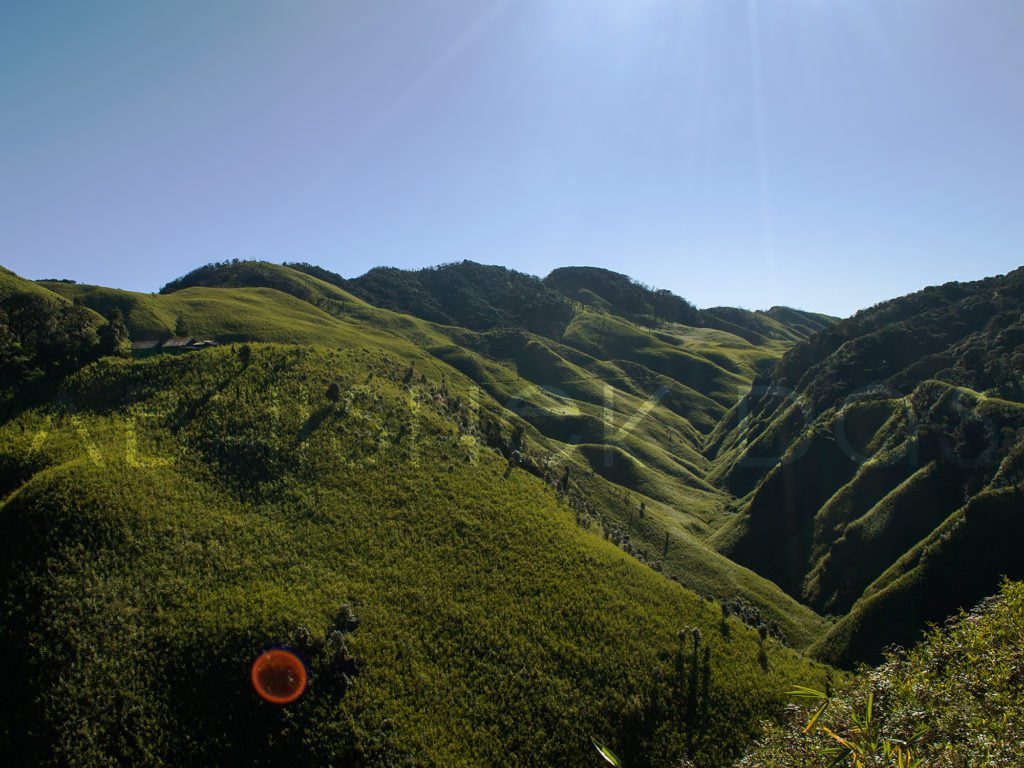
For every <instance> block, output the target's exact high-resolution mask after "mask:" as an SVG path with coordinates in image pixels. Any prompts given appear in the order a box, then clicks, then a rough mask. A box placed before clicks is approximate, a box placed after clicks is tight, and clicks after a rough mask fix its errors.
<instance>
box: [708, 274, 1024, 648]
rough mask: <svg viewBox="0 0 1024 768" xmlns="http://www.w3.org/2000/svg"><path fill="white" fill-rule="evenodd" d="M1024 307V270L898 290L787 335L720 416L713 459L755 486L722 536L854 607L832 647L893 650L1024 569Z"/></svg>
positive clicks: (811, 591) (824, 606) (820, 594)
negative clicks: (1023, 460) (848, 314)
mask: <svg viewBox="0 0 1024 768" xmlns="http://www.w3.org/2000/svg"><path fill="white" fill-rule="evenodd" d="M1022 317H1024V270H1017V271H1016V272H1013V273H1011V274H1009V275H1005V276H1002V277H997V278H990V279H987V280H982V281H978V282H976V283H966V284H949V285H945V286H940V287H936V288H929V289H926V290H924V291H921V292H919V293H917V294H913V295H911V296H907V297H904V298H902V299H895V300H893V301H889V302H886V303H884V304H881V305H879V306H877V307H874V308H872V309H870V310H866V311H863V312H860V313H858V314H857V315H855V316H854V317H852V318H850V319H848V320H844V321H842V322H840V323H838V324H836V325H835V326H832V327H830V328H828V329H827V330H825V331H822V332H821V333H819V334H818V335H816V336H813V337H811V338H810V339H808V340H807V341H805V342H802V343H800V344H798V345H797V346H795V347H793V348H792V349H791V350H789V351H788V352H786V353H785V355H784V356H783V357H782V359H781V360H780V361H779V362H778V363H777V364H776V365H775V367H774V368H773V369H772V370H771V371H770V372H769V373H766V374H763V375H761V376H760V377H759V378H758V379H757V380H756V381H755V384H754V387H753V389H752V391H751V394H750V395H749V396H747V397H746V398H744V400H743V401H741V402H740V403H739V404H737V405H736V406H735V407H734V408H733V409H732V411H731V412H730V414H728V415H727V416H726V417H725V418H724V419H723V420H722V421H721V422H720V424H719V426H718V427H717V428H716V431H715V433H714V434H713V435H712V437H711V439H710V440H709V442H708V449H707V453H708V456H709V458H710V459H711V460H712V463H713V469H712V471H711V474H710V477H711V479H712V480H713V481H714V482H716V483H717V484H718V485H719V487H721V488H723V489H725V490H728V491H729V492H730V493H732V494H734V495H736V496H739V497H743V501H742V505H741V514H740V515H738V516H737V517H736V518H735V519H734V520H732V521H730V523H729V524H727V525H725V526H723V527H722V528H720V529H719V530H718V531H717V532H716V533H715V534H714V537H713V540H714V543H715V545H716V546H717V547H718V549H719V550H720V551H722V552H723V553H724V554H726V555H727V556H729V557H730V558H731V559H733V560H735V561H737V562H739V563H742V564H744V565H746V566H748V567H750V568H752V569H753V570H755V571H757V572H758V573H760V574H762V575H764V576H767V577H768V578H770V579H772V580H773V581H774V582H775V583H777V584H779V585H780V586H781V587H783V589H785V590H786V591H787V592H788V593H789V594H791V595H793V596H794V597H797V598H798V599H800V600H801V601H802V602H804V603H805V604H807V605H810V606H811V607H813V608H815V609H816V610H817V611H819V612H822V613H828V614H833V615H837V616H841V617H842V619H841V620H840V621H839V622H838V623H837V624H836V625H835V626H834V627H833V629H832V630H831V631H830V632H829V634H828V636H827V637H826V638H823V639H822V640H821V641H819V643H818V644H817V645H816V647H815V649H816V651H817V652H818V653H820V654H821V655H822V656H823V658H826V659H828V660H830V661H832V662H834V663H839V664H844V665H850V664H852V663H854V662H856V661H865V660H868V661H874V660H877V659H879V658H880V656H881V651H882V649H883V648H884V647H885V646H886V645H887V644H889V643H893V642H898V643H904V644H905V643H910V642H913V641H914V640H915V639H916V638H917V637H918V636H919V634H920V632H921V631H922V630H923V629H924V627H925V626H926V622H928V621H939V620H941V619H942V618H944V617H945V616H948V615H950V614H952V613H955V612H956V610H958V609H959V608H962V607H968V606H970V605H972V604H973V603H975V602H977V601H978V600H980V599H981V598H983V597H985V596H986V595H989V594H992V593H993V592H994V590H995V589H996V586H997V585H998V583H999V579H1000V578H1001V577H1002V576H1004V575H1008V576H1010V577H1013V578H1020V577H1024V571H1022V570H1021V568H1020V560H1019V558H1018V557H1017V556H1016V546H1015V545H1016V544H1017V543H1018V542H1020V540H1021V533H1022V532H1021V531H1019V530H1017V529H1016V528H1015V522H1014V521H1015V517H1014V516H1013V514H1012V513H1011V512H1010V510H1011V509H1014V508H1017V507H1018V506H1019V504H1018V499H1017V496H1015V495H1014V494H1015V493H1016V491H1014V490H1013V489H1014V488H1019V486H1020V483H1021V478H1022V475H1021V470H1020V459H1019V456H1020V454H1021V450H1022V438H1024V378H1022V376H1024V374H1022V373H1021V371H1022V370H1024V367H1022V363H1024V357H1022V354H1024V353H1022V352H1021V349H1022V346H1021V342H1022V340H1024V326H1022V325H1021V318H1022ZM976 509H985V510H987V511H988V512H991V517H990V522H989V523H986V524H980V527H976V526H971V525H967V526H964V525H962V524H957V522H956V521H962V520H964V519H965V517H969V516H970V514H971V511H972V510H976ZM989 536H991V537H993V538H992V539H989V538H987V537H989ZM986 547H988V549H986ZM924 552H927V553H929V555H928V557H927V558H926V557H924V556H923V554H922V553H924ZM944 558H945V559H944ZM954 572H955V573H956V574H957V575H956V577H955V579H954V580H953V581H950V579H951V578H952V577H951V574H952V573H954Z"/></svg>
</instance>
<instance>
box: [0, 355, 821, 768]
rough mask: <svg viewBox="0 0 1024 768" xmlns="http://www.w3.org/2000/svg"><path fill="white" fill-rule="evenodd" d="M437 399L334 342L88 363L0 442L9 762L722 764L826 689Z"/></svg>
mask: <svg viewBox="0 0 1024 768" xmlns="http://www.w3.org/2000/svg"><path fill="white" fill-rule="evenodd" d="M457 378H458V377H457V375H454V376H448V377H446V381H445V382H442V381H441V380H440V379H439V378H437V377H436V376H435V375H434V374H433V373H431V374H430V375H428V376H426V377H422V378H421V377H419V376H416V377H409V376H408V368H407V362H406V361H405V360H404V359H403V358H400V357H397V356H395V355H392V354H388V353H382V352H377V351H366V350H363V349H360V348H359V346H351V345H348V346H347V347H346V349H345V350H344V351H338V350H336V349H335V350H328V349H324V348H318V347H301V348H300V347H278V346H262V345H255V346H253V347H252V348H251V352H247V353H243V352H242V351H241V350H240V349H239V350H232V349H231V348H227V347H225V348H220V349H214V350H207V351H203V352H197V353H193V354H190V355H184V356H156V357H151V358H149V359H146V360H137V361H134V362H126V361H117V360H109V359H108V360H103V361H100V362H99V363H96V364H93V365H92V366H90V367H89V368H87V369H85V370H84V371H82V372H81V373H79V374H78V375H76V377H74V378H73V379H72V380H71V381H70V382H69V383H68V384H67V385H66V386H65V388H64V391H63V393H62V395H61V396H60V397H59V398H57V399H56V400H55V401H54V404H53V405H51V406H49V407H46V408H39V409H33V410H30V411H27V412H24V413H22V414H20V415H19V416H18V417H17V419H15V420H12V421H11V422H9V423H7V424H4V425H3V426H2V427H0V454H2V459H0V461H2V463H3V465H4V467H5V468H6V471H5V472H4V473H3V476H4V478H5V487H4V488H3V492H4V494H5V499H4V502H3V506H2V508H0V528H2V536H0V541H2V545H0V546H2V552H3V560H2V567H3V573H4V584H5V589H4V591H3V598H2V601H0V603H2V622H0V625H2V626H3V631H2V634H0V637H2V641H0V642H2V648H3V652H4V655H5V659H6V660H7V663H8V665H9V680H8V684H9V685H10V686H11V690H16V691H18V692H19V695H18V696H8V697H5V698H4V700H3V704H2V705H0V706H2V707H3V710H4V711H3V717H2V718H0V722H2V723H3V726H2V731H0V733H2V735H3V742H4V743H3V752H4V754H5V755H6V756H7V757H8V758H9V759H10V760H11V764H18V765H22V764H24V765H28V764H32V765H47V764H54V765H58V764H59V765H77V766H93V765H97V766H98V765H108V764H133V765H162V764H170V765H181V766H187V765H204V766H205V765H222V764H239V763H242V762H244V763H246V764H254V765H281V764H284V763H287V764H289V765H323V764H326V763H332V762H333V763H336V764H353V763H357V762H358V763H359V764H367V765H374V764H380V765H393V764H399V763H402V762H405V761H410V760H411V761H414V762H415V764H417V765H425V766H431V765H437V766H446V767H447V766H460V765H467V766H491V765H499V764H506V763H509V762H514V763H515V764H518V765H526V766H532V765H536V766H549V765H559V766H574V765H580V766H584V765H592V763H593V758H594V755H593V751H592V747H591V746H590V741H589V740H590V737H591V736H592V735H597V736H598V737H600V738H602V739H604V740H605V741H607V742H608V743H610V744H611V745H612V746H613V747H614V748H616V750H617V751H619V752H620V754H622V755H623V757H625V758H627V759H629V760H630V761H631V764H641V763H640V761H641V759H643V760H645V761H646V760H649V761H650V764H652V765H665V766H668V765H673V764H675V762H676V761H677V760H678V758H679V757H680V756H681V755H682V754H683V753H684V752H690V753H691V754H692V755H694V757H695V758H696V760H697V764H698V765H702V766H711V765H721V764H723V763H725V762H727V761H728V760H729V759H731V758H732V757H733V756H735V755H736V754H737V753H738V751H739V750H740V749H742V748H743V746H744V745H745V744H746V742H747V741H748V739H749V738H750V737H751V736H752V735H753V734H754V733H755V732H756V728H757V722H758V720H759V719H761V718H762V717H764V716H766V715H771V714H772V713H773V712H776V711H778V708H779V707H780V706H781V705H782V703H783V701H782V698H781V692H782V691H784V690H785V689H786V688H787V687H788V686H789V685H790V684H792V683H795V682H805V683H806V682H808V681H816V682H820V674H821V670H820V668H816V667H814V666H813V665H810V664H809V663H808V662H806V661H805V660H803V659H801V658H800V657H799V656H798V655H796V654H795V653H793V652H791V651H787V650H785V649H783V648H781V647H780V646H778V645H777V644H776V643H775V642H774V641H773V640H771V639H769V640H768V641H767V642H766V644H765V648H766V653H767V660H766V661H759V654H760V652H759V644H758V638H757V633H756V632H754V631H753V630H750V629H747V628H745V627H743V626H742V625H741V624H740V623H739V622H737V621H736V620H735V619H729V620H728V621H727V622H726V623H725V624H724V625H723V623H722V618H721V612H720V610H719V608H718V606H717V605H715V604H708V603H703V602H701V601H700V600H699V599H698V598H696V597H695V596H694V595H693V594H692V593H690V592H687V591H685V590H683V589H681V588H680V587H678V586H677V585H675V584H672V583H671V582H670V581H669V580H667V579H665V578H664V577H663V576H661V575H659V574H658V573H656V572H655V571H653V570H651V569H650V568H648V567H646V566H644V565H642V564H640V563H639V562H637V561H636V560H634V559H632V558H630V557H628V556H626V555H625V554H624V553H623V552H622V551H621V549H619V548H616V547H615V546H613V544H611V543H609V542H608V541H605V540H604V538H603V536H602V535H601V534H600V529H599V527H598V525H597V523H596V522H594V521H593V520H590V521H589V522H588V520H587V518H586V517H584V519H583V520H582V524H579V523H578V522H577V518H578V516H579V515H578V512H577V511H576V510H574V509H573V508H572V507H571V506H570V505H569V498H568V496H567V495H566V494H565V493H562V494H559V493H556V491H555V490H554V489H553V488H552V486H551V485H550V484H548V483H546V482H544V481H543V480H542V479H541V478H538V477H536V476H535V475H534V474H531V473H530V472H527V471H524V470H523V469H520V468H517V467H516V466H514V464H510V462H509V460H508V459H507V458H505V456H503V455H502V454H501V453H499V451H497V450H495V449H493V448H490V447H487V446H488V445H489V444H491V443H493V444H497V445H504V444H506V442H507V441H508V440H511V439H512V430H511V426H512V425H511V424H506V423H503V422H501V421H499V422H497V425H496V426H494V425H491V426H488V422H487V421H486V420H484V419H480V418H473V417H472V416H471V410H472V408H473V405H472V403H471V402H470V401H469V400H467V399H466V398H465V397H464V396H462V395H460V394H456V392H454V391H452V389H449V386H451V387H453V388H454V387H456V386H457V384H458V382H457V381H456V379H457ZM332 383H337V384H338V387H337V388H336V390H335V393H334V396H333V397H329V396H328V392H329V389H330V385H331V384H332ZM495 429H496V430H497V432H498V435H497V437H496V436H495V434H494V430H495ZM538 450H539V448H538V447H537V446H536V445H533V444H532V443H531V447H528V450H527V453H528V454H536V452H537V451H538ZM345 605H348V606H350V607H351V609H352V611H354V613H355V614H356V615H357V616H358V618H359V619H360V623H359V625H358V628H354V626H353V622H352V621H351V620H350V619H349V618H346V616H347V614H345V613H344V612H343V611H342V606H345ZM688 627H699V628H700V630H701V632H700V636H701V640H700V643H699V650H698V652H696V653H695V652H693V640H692V632H687V633H686V634H685V635H684V640H683V641H680V639H679V638H678V637H677V634H678V633H679V631H680V630H681V629H684V628H688ZM332 628H334V629H336V630H338V632H340V634H333V635H332ZM275 642H290V643H292V644H295V645H298V646H299V647H301V648H303V649H304V651H305V652H306V653H308V654H309V656H310V658H311V672H312V683H311V687H310V690H309V691H308V692H307V694H306V696H305V697H304V698H303V699H302V700H301V702H300V703H299V704H297V705H294V706H292V707H290V708H288V709H287V710H283V711H282V710H278V709H275V708H273V707H270V706H268V705H264V704H262V703H261V702H260V701H259V700H258V699H257V698H256V697H255V696H254V695H253V694H252V693H251V691H250V690H249V689H248V680H247V671H248V664H249V662H250V661H251V659H252V658H253V657H254V656H255V654H256V653H257V652H258V651H259V649H260V648H261V647H263V646H264V645H265V644H267V643H275ZM705 649H707V650H706V651H705ZM352 659H354V660H355V661H356V662H357V663H356V664H353V663H352ZM691 681H693V682H692V683H691ZM641 756H643V758H641ZM360 761H361V762H360ZM645 764H646V763H645Z"/></svg>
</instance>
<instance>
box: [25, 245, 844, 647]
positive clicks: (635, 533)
mask: <svg viewBox="0 0 1024 768" xmlns="http://www.w3.org/2000/svg"><path fill="white" fill-rule="evenodd" d="M298 266H300V267H301V269H293V268H289V267H283V266H280V265H276V264H267V263H256V262H238V263H234V262H228V263H223V264H214V265H209V266H207V267H203V268H200V269H198V270H195V271H194V272H192V273H190V275H188V276H186V278H183V279H182V280H180V281H175V283H173V284H171V285H170V286H168V287H167V288H165V289H164V292H163V293H162V294H160V295H147V294H137V293H130V292H125V291H118V290H114V289H110V288H103V287H97V286H85V285H75V284H69V283H65V282H55V281H44V282H43V283H42V284H43V285H45V286H46V287H48V288H50V289H52V290H54V291H57V292H59V293H61V294H62V295H64V296H66V297H67V298H69V299H73V300H76V301H79V302H82V303H83V304H85V305H87V306H89V307H91V308H93V309H95V310H96V311H98V312H103V313H105V312H108V311H110V310H111V309H114V308H116V309H119V310H120V311H122V312H123V313H124V316H125V318H126V322H127V324H128V327H129V329H130V330H131V333H132V337H133V338H162V337H166V336H170V335H171V334H172V333H174V332H175V328H176V327H181V326H183V327H184V329H186V330H187V331H188V332H189V333H194V334H200V335H203V336H204V337H210V338H216V339H219V340H221V341H274V342H285V343H303V344H321V345H337V344H371V345H373V346H374V347H375V348H380V349H385V350H388V351H389V352H392V353H394V354H396V355H399V356H400V357H402V358H403V359H405V360H407V361H409V362H410V363H414V364H415V365H416V366H417V368H418V369H419V370H422V371H427V372H430V371H432V372H434V374H435V375H441V373H443V372H447V373H448V375H449V376H450V377H451V376H452V375H453V374H456V373H460V374H462V375H464V376H466V377H468V378H469V379H471V380H472V382H473V384H474V385H475V387H474V388H473V389H472V390H471V391H467V392H466V393H465V396H466V397H467V398H468V399H471V400H473V401H474V402H481V403H484V402H485V403H488V404H489V406H490V407H492V408H493V409H494V410H495V412H496V413H502V414H504V417H505V418H506V419H512V420H517V419H519V420H522V421H523V422H526V423H527V424H528V425H529V426H530V427H532V429H531V430H530V433H529V434H530V440H531V441H535V442H537V444H538V445H539V446H541V447H543V448H544V450H546V451H548V452H550V453H552V454H557V455H558V456H559V457H560V458H561V459H562V460H563V461H564V462H565V463H566V464H567V465H568V466H569V467H570V476H569V485H570V486H571V494H570V495H571V498H572V499H573V500H574V504H575V505H576V507H577V508H579V509H580V511H581V514H583V515H586V516H588V517H590V518H592V519H594V520H596V521H597V523H598V524H599V525H600V526H601V529H602V531H603V532H604V535H607V537H608V538H609V540H610V541H613V542H615V543H617V544H619V545H620V546H621V547H622V548H623V549H625V550H626V551H627V552H629V553H630V554H631V555H633V556H634V557H636V558H638V559H641V560H643V561H645V562H650V563H651V564H652V565H654V566H655V567H657V568H659V569H661V570H662V572H663V573H665V574H666V575H668V576H669V577H671V578H674V579H676V580H678V581H679V582H680V583H682V584H684V585H686V586H688V587H690V588H692V589H694V590H697V591H698V592H700V593H701V594H705V595H709V596H713V597H715V598H717V599H719V600H723V601H726V602H732V603H735V604H737V605H739V606H743V607H744V608H745V609H746V610H745V614H744V615H747V616H748V617H751V621H752V623H754V624H755V625H756V624H758V623H761V622H762V621H763V622H765V623H768V625H769V626H771V627H773V631H774V632H775V633H776V634H777V635H778V636H779V637H783V638H785V639H786V641H787V642H789V643H790V644H792V645H793V646H794V647H800V648H802V647H805V646H807V645H809V644H811V643H812V642H814V641H815V640H817V639H818V638H819V637H820V636H821V634H822V633H823V632H824V631H825V629H826V622H825V621H823V620H822V619H821V618H820V617H818V616H816V615H815V613H814V612H813V611H811V610H810V609H808V608H806V607H804V606H801V605H800V604H799V603H797V602H796V601H795V600H793V599H792V598H790V597H788V596H786V595H785V594H784V593H782V591H781V590H779V589H778V587H776V586H775V585H773V584H771V583H770V582H767V581H766V580H764V579H762V578H760V577H757V576H755V575H754V574H752V573H750V572H749V571H747V570H746V569H743V568H738V567H737V566H736V565H735V564H734V563H732V562H731V561H730V560H728V559H727V558H725V557H723V556H721V555H720V554H718V553H717V552H715V551H714V550H713V549H712V548H711V547H710V546H708V544H707V543H706V541H705V539H706V538H707V536H708V535H709V534H710V532H712V531H713V530H714V529H715V528H717V527H718V526H719V525H720V524H721V523H722V522H723V521H725V520H727V519H728V517H729V515H728V512H727V508H728V505H729V503H730V499H729V498H728V496H726V495H725V494H723V493H721V492H720V491H719V490H718V489H717V488H715V487H714V486H712V485H710V484H709V483H707V482H706V481H705V480H704V479H703V477H704V476H705V475H706V474H708V472H709V464H708V462H707V459H706V458H705V457H704V455H703V453H702V452H701V444H702V442H703V441H704V439H705V435H706V434H708V433H710V431H711V430H712V429H714V427H715V424H716V423H717V421H718V420H719V419H720V418H721V417H722V416H723V415H724V414H725V413H726V411H727V409H728V407H729V405H730V404H731V403H732V402H733V401H734V400H735V398H736V397H737V396H738V393H739V392H741V391H743V390H744V389H745V388H746V387H747V386H749V383H750V381H751V380H752V378H753V376H754V375H755V373H756V371H757V370H759V369H760V368H763V367H764V366H766V365H769V364H770V363H771V361H773V360H775V359H777V357H778V355H779V354H781V352H782V351H783V350H784V349H785V346H784V343H783V342H780V341H772V342H765V343H763V344H753V343H751V342H748V341H746V340H744V339H742V338H740V337H738V336H735V335H733V334H730V333H725V332H722V331H717V330H713V329H705V328H692V327H688V326H680V325H667V326H664V327H662V328H660V329H659V330H658V331H657V332H655V333H652V332H651V331H650V330H648V329H643V328H640V327H638V326H637V325H635V324H634V323H631V322H629V321H628V320H625V319H621V318H617V317H615V316H612V315H607V314H602V313H594V312H581V313H578V314H576V315H575V316H574V317H573V320H572V321H571V323H570V324H569V325H568V326H567V327H566V328H565V329H564V331H563V332H562V334H561V335H560V336H559V337H558V338H552V337H549V336H543V335H539V334H533V333H529V332H528V331H525V330H523V329H492V330H490V331H486V332H483V333H478V332H474V331H472V330H469V329H465V328H461V327H458V326H450V325H438V324H435V323H432V322H430V321H428V320H425V319H421V318H416V317H412V316H410V315H403V314H398V313H395V312H393V311H391V310H388V309H382V308H379V307H375V306H373V305H371V304H368V303H366V302H365V301H363V300H362V299H360V298H358V297H357V296H355V295H353V294H352V293H350V292H348V291H347V290H345V289H344V288H343V287H340V286H341V285H346V282H345V281H344V280H343V279H342V278H340V277H339V276H337V275H333V274H332V273H330V272H327V271H326V270H322V269H319V268H314V267H311V266H309V265H298ZM456 266H457V265H456ZM453 268H455V267H453ZM495 269H497V268H486V270H484V272H483V273H482V274H484V275H485V277H486V278H487V279H486V280H485V281H484V286H482V287H481V288H480V289H479V290H478V291H477V292H478V293H480V294H481V295H483V293H485V292H486V291H487V290H492V289H493V287H494V285H495V284H497V283H495V281H493V280H491V279H490V277H487V276H489V275H491V274H492V272H493V270H495ZM499 271H500V270H499ZM466 274H467V275H468V274H476V273H475V272H473V270H472V269H469V271H468V272H467V273H466ZM514 279H515V278H514V277H513V278H509V280H514ZM499 282H500V281H499ZM186 284H187V285H188V286H189V287H183V286H185V285H186ZM612 331H614V333H612ZM605 447H607V448H605ZM609 456H620V457H621V462H620V461H617V460H615V459H613V460H612V461H611V462H610V463H611V465H610V466H606V465H607V464H609V461H608V457H609ZM534 471H535V472H537V471H539V470H537V469H536V468H534ZM641 508H643V510H644V513H643V514H642V515H641V514H640V510H641ZM666 541H667V544H666Z"/></svg>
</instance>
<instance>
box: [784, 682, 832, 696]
mask: <svg viewBox="0 0 1024 768" xmlns="http://www.w3.org/2000/svg"><path fill="white" fill-rule="evenodd" d="M786 695H787V696H795V697H797V698H799V699H827V698H828V696H826V695H825V693H824V691H817V690H815V689H814V688H808V687H806V686H803V685H794V686H793V687H792V688H790V689H789V690H788V691H786Z"/></svg>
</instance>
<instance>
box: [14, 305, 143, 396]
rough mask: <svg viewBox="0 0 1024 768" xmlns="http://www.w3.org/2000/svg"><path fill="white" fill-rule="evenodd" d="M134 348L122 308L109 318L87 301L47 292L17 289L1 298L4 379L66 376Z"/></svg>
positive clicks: (17, 379)
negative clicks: (72, 300) (55, 297)
mask: <svg viewBox="0 0 1024 768" xmlns="http://www.w3.org/2000/svg"><path fill="white" fill-rule="evenodd" d="M130 353H131V342H130V340H129V338H128V329H127V327H126V326H125V324H124V318H123V317H122V316H121V312H120V311H119V310H117V309H113V310H111V312H110V313H109V314H108V316H107V318H106V322H105V323H104V322H102V321H100V319H99V317H98V316H97V315H96V314H95V313H93V312H91V311H89V310H88V309H86V308H85V307H83V306H80V305H78V304H72V303H65V302H59V301H54V300H52V299H50V298H49V297H47V296H45V295H43V294H41V293H29V292H23V293H14V294H11V295H10V296H8V297H7V298H5V299H3V300H2V301H0V380H2V381H3V382H4V383H5V384H6V385H7V386H10V385H12V384H14V383H17V382H20V381H25V380H27V379H32V378H35V377H39V376H42V377H49V378H61V377H64V376H66V375H68V374H70V373H73V372H74V371H76V370H78V369H79V368H81V367H82V366H83V365H86V364H87V363H90V362H92V361H93V360H96V359H97V358H99V357H102V356H104V355H119V356H126V355H129V354H130Z"/></svg>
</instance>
